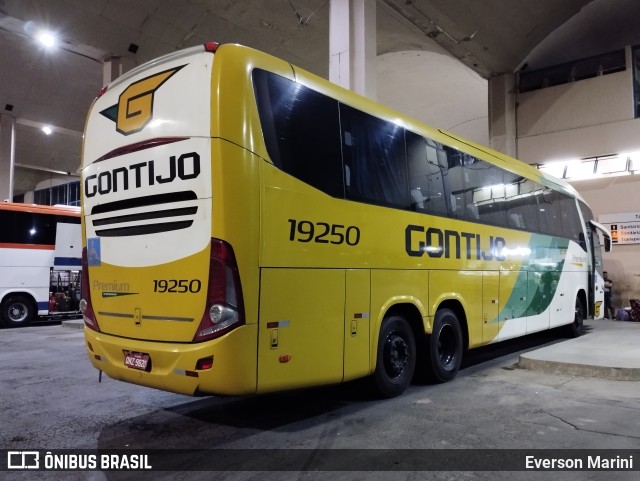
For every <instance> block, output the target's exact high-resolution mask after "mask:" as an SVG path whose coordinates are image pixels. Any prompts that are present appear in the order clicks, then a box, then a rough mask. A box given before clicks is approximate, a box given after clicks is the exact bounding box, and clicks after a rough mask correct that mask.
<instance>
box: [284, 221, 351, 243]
mask: <svg viewBox="0 0 640 481" xmlns="http://www.w3.org/2000/svg"><path fill="white" fill-rule="evenodd" d="M289 226H290V229H289V240H290V241H292V242H294V241H297V242H312V241H313V242H316V243H318V244H336V245H338V244H347V245H350V246H355V245H357V244H358V242H360V229H359V228H358V227H356V226H355V225H348V226H344V225H342V224H328V223H326V222H315V223H314V222H311V221H308V220H296V219H289Z"/></svg>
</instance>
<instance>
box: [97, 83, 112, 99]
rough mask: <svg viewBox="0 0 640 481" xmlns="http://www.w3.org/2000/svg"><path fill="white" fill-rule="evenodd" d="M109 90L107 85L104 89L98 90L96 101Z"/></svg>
mask: <svg viewBox="0 0 640 481" xmlns="http://www.w3.org/2000/svg"><path fill="white" fill-rule="evenodd" d="M108 88H109V86H108V85H105V86H104V87H102V88H101V89H100V92H98V96H97V97H96V99H99V98H100V97H102V96H103V95H104V94H106V93H107V89H108Z"/></svg>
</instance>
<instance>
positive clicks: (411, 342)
mask: <svg viewBox="0 0 640 481" xmlns="http://www.w3.org/2000/svg"><path fill="white" fill-rule="evenodd" d="M415 367H416V341H415V338H414V336H413V330H412V329H411V326H410V325H409V322H408V321H407V320H406V319H405V318H404V317H402V316H397V315H392V316H389V317H385V319H383V321H382V326H381V327H380V337H379V338H378V350H377V361H376V370H375V372H374V374H373V385H374V389H375V391H376V393H377V394H379V395H380V396H382V397H384V398H392V397H395V396H399V395H400V394H402V393H403V392H404V391H405V390H406V389H407V387H409V384H410V383H411V379H412V378H413V372H414V370H415Z"/></svg>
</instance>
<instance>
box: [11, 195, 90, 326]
mask: <svg viewBox="0 0 640 481" xmlns="http://www.w3.org/2000/svg"><path fill="white" fill-rule="evenodd" d="M0 226H2V228H1V229H0V323H1V324H2V325H3V326H5V327H17V326H24V325H27V324H29V323H30V322H31V321H33V320H35V319H36V318H37V317H38V316H69V315H73V314H79V310H78V308H79V301H80V285H79V282H80V277H81V276H80V269H81V255H82V246H81V241H82V236H81V233H80V208H79V207H67V206H55V207H49V206H42V205H33V204H15V203H7V202H5V203H0Z"/></svg>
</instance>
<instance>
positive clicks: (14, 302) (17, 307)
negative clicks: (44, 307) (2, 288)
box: [0, 294, 37, 327]
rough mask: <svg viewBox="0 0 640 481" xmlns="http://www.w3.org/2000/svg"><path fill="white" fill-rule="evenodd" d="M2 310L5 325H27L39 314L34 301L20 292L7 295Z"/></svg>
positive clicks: (0, 313) (0, 307)
mask: <svg viewBox="0 0 640 481" xmlns="http://www.w3.org/2000/svg"><path fill="white" fill-rule="evenodd" d="M0 311H1V312H0V321H2V325H3V326H5V327H20V326H26V325H28V324H29V323H30V322H31V321H33V319H34V318H35V316H36V314H37V312H36V308H35V306H34V303H33V301H32V300H31V299H30V298H29V297H27V296H23V295H19V294H16V295H9V296H7V297H6V298H5V299H4V301H2V305H1V306H0Z"/></svg>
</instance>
